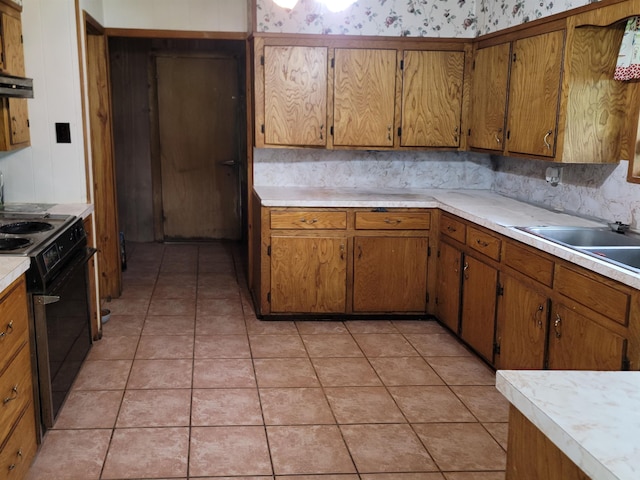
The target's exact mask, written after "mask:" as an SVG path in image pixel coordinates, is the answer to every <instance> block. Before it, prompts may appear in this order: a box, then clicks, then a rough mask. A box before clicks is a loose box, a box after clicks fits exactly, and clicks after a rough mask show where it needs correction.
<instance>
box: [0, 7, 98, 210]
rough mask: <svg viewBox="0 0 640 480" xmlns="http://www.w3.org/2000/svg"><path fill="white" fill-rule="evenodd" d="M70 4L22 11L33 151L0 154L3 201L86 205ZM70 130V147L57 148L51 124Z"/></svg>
mask: <svg viewBox="0 0 640 480" xmlns="http://www.w3.org/2000/svg"><path fill="white" fill-rule="evenodd" d="M75 22H76V20H75V5H74V2H73V1H71V0H28V1H25V2H24V5H23V11H22V23H23V36H24V50H25V69H26V74H27V76H29V77H32V78H33V79H34V80H33V85H34V97H35V98H34V99H32V100H29V101H28V104H29V120H30V124H31V147H27V148H25V149H22V150H19V151H17V152H11V153H2V154H0V170H2V171H3V173H4V179H5V201H7V202H46V203H49V202H51V203H68V202H71V203H73V202H78V203H83V202H85V201H86V183H85V168H84V147H83V134H82V113H81V104H80V94H79V92H80V75H79V67H78V50H77V40H76V28H75ZM56 122H67V123H69V124H70V127H71V143H70V144H57V143H56V141H55V123H56Z"/></svg>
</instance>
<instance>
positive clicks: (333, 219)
mask: <svg viewBox="0 0 640 480" xmlns="http://www.w3.org/2000/svg"><path fill="white" fill-rule="evenodd" d="M271 228H272V229H273V230H291V229H294V230H295V229H324V230H344V229H345V228H347V212H314V211H313V210H306V211H304V210H301V211H296V212H289V211H287V212H271Z"/></svg>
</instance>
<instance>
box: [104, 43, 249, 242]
mask: <svg viewBox="0 0 640 480" xmlns="http://www.w3.org/2000/svg"><path fill="white" fill-rule="evenodd" d="M109 54H110V70H111V72H110V73H111V88H112V99H113V117H114V119H113V124H114V145H115V158H116V181H117V185H118V189H117V191H118V198H117V204H118V218H119V224H120V230H121V231H122V232H123V233H124V236H125V238H127V240H128V241H129V240H131V241H133V242H150V241H156V242H163V241H212V240H234V241H239V240H245V239H246V228H247V227H246V225H247V222H246V218H247V216H246V205H245V202H244V199H246V191H247V178H246V175H247V173H246V172H247V167H246V159H247V141H246V138H247V134H246V128H247V125H246V98H245V91H246V89H245V85H246V43H245V41H239V40H188V39H149V38H125V37H110V38H109Z"/></svg>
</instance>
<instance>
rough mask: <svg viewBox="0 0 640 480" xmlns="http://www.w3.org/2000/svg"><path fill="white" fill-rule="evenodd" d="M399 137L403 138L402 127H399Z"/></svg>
mask: <svg viewBox="0 0 640 480" xmlns="http://www.w3.org/2000/svg"><path fill="white" fill-rule="evenodd" d="M398 136H399V137H401V136H402V127H398Z"/></svg>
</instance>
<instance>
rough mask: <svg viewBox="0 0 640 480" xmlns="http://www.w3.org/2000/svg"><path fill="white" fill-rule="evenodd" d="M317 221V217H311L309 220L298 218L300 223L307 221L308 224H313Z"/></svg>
mask: <svg viewBox="0 0 640 480" xmlns="http://www.w3.org/2000/svg"><path fill="white" fill-rule="evenodd" d="M317 222H318V219H317V218H312V219H311V220H307V219H306V218H301V219H300V223H307V224H309V225H313V224H314V223H317Z"/></svg>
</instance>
